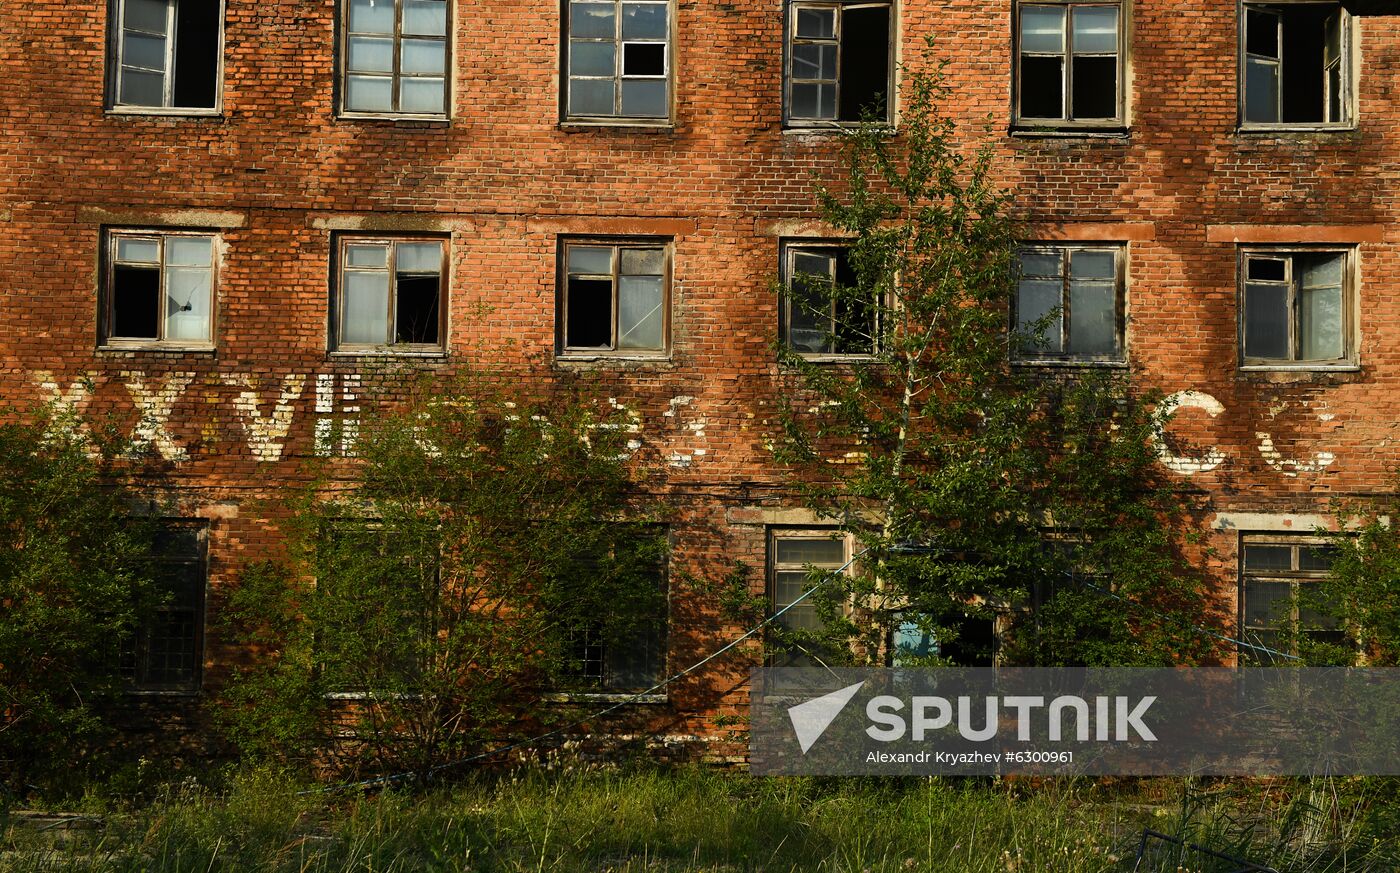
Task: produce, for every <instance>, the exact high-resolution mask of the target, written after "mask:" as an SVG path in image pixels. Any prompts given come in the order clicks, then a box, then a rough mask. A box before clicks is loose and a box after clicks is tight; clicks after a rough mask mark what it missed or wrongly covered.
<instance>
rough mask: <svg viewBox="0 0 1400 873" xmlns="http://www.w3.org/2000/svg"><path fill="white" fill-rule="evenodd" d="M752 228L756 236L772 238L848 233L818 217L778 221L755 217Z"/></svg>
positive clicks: (841, 234)
mask: <svg viewBox="0 0 1400 873" xmlns="http://www.w3.org/2000/svg"><path fill="white" fill-rule="evenodd" d="M753 229H754V233H755V234H757V235H758V236H768V237H772V238H774V239H778V238H781V237H796V238H803V237H806V238H812V237H826V238H828V239H832V238H839V237H844V236H849V235H850V234H847V233H842V232H841V231H838V230H836V229H835V228H834V227H832V226H831V225H829V224H827V223H826V222H824V221H822V220H821V219H819V218H792V219H782V220H779V221H765V220H763V219H757V220H755V221H754V223H753Z"/></svg>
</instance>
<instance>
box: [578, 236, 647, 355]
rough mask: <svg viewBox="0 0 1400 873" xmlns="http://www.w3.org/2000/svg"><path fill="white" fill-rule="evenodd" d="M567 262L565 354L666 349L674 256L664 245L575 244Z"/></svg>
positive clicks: (586, 242)
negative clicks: (671, 255) (671, 261)
mask: <svg viewBox="0 0 1400 873" xmlns="http://www.w3.org/2000/svg"><path fill="white" fill-rule="evenodd" d="M562 259H563V268H562V272H563V279H564V289H563V290H564V293H563V294H562V295H561V300H560V303H561V312H560V315H561V319H560V323H561V324H562V327H563V329H562V336H561V337H560V346H561V351H562V352H563V353H565V354H568V353H575V352H588V353H599V352H603V353H607V352H620V353H628V352H661V351H664V350H665V349H666V338H667V330H668V327H669V323H670V318H669V315H668V309H669V306H670V291H669V285H670V281H669V280H670V255H669V248H668V247H667V246H666V245H665V244H664V243H661V242H658V241H648V242H642V241H638V242H635V243H608V242H602V241H599V242H592V241H576V242H575V241H570V242H566V243H565V244H564V247H563V253H562Z"/></svg>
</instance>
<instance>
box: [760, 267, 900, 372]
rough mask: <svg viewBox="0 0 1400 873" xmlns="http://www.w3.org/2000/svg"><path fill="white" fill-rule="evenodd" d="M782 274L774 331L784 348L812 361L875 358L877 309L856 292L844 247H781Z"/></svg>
mask: <svg viewBox="0 0 1400 873" xmlns="http://www.w3.org/2000/svg"><path fill="white" fill-rule="evenodd" d="M783 275H784V277H785V283H784V288H785V293H784V294H783V300H782V302H781V305H780V306H779V309H778V312H779V318H780V324H779V331H780V333H781V335H782V338H783V342H784V344H786V345H787V347H788V348H790V349H792V350H793V351H796V352H799V353H801V354H804V355H812V356H831V357H850V356H859V355H869V354H873V353H874V351H875V345H876V334H877V329H878V326H879V321H880V316H879V307H878V306H877V305H876V301H875V300H873V299H870V298H869V297H868V296H867V295H866V294H865V292H863V291H861V290H860V289H858V287H857V284H858V283H857V277H856V273H855V270H854V269H853V268H852V267H851V263H850V258H849V249H848V248H847V247H845V246H842V245H821V244H814V245H808V244H805V243H803V244H785V245H784V248H783Z"/></svg>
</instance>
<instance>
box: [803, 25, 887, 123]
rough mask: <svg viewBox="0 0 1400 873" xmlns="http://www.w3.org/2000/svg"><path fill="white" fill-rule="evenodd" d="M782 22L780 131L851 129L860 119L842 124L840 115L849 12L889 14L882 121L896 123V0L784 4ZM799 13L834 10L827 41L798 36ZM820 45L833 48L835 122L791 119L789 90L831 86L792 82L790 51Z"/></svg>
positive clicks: (831, 119) (820, 119)
mask: <svg viewBox="0 0 1400 873" xmlns="http://www.w3.org/2000/svg"><path fill="white" fill-rule="evenodd" d="M783 6H784V13H785V16H786V17H785V20H784V25H783V127H784V128H788V129H812V128H816V129H822V128H828V129H830V128H842V127H854V126H856V125H858V124H860V120H859V119H852V120H846V121H842V120H839V117H840V115H841V40H842V38H843V37H842V30H843V28H842V19H843V18H844V17H845V12H846V11H847V10H850V9H872V8H877V7H883V8H886V9H888V10H889V21H890V26H889V33H888V34H886V37H885V39H886V53H887V57H888V60H887V62H886V63H887V69H886V74H885V81H886V84H885V117H884V119H883V120H882V121H883V123H884V124H891V125H892V124H894V123H895V103H896V101H897V99H898V94H897V89H896V85H895V82H896V75H897V71H898V61H899V39H898V34H899V9H898V7H897V4H896V2H895V0H786V2H785V3H784V4H783ZM799 9H834V10H835V12H836V16H835V21H836V23H835V27H834V29H833V31H832V34H833V35H832V37H831V38H830V39H809V38H808V37H798V35H797V17H798V16H797V13H798V10H799ZM808 43H821V44H829V45H834V46H835V47H836V79H835V82H834V86H835V89H836V115H837V117H836V118H806V117H797V116H795V115H793V110H792V86H793V83H794V82H795V81H800V82H830V81H831V80H829V79H800V80H799V79H795V77H794V76H793V66H792V65H793V61H792V55H793V52H792V47H793V45H794V44H808Z"/></svg>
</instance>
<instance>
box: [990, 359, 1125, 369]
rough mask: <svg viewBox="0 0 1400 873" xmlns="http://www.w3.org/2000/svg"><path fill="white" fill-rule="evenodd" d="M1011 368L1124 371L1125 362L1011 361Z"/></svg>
mask: <svg viewBox="0 0 1400 873" xmlns="http://www.w3.org/2000/svg"><path fill="white" fill-rule="evenodd" d="M1011 366H1013V367H1056V368H1069V369H1092V370H1126V369H1128V362H1127V361H1102V360H1078V359H1065V358H1031V359H1026V360H1020V359H1016V360H1012V362H1011Z"/></svg>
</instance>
